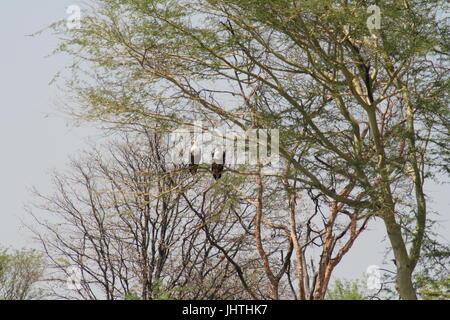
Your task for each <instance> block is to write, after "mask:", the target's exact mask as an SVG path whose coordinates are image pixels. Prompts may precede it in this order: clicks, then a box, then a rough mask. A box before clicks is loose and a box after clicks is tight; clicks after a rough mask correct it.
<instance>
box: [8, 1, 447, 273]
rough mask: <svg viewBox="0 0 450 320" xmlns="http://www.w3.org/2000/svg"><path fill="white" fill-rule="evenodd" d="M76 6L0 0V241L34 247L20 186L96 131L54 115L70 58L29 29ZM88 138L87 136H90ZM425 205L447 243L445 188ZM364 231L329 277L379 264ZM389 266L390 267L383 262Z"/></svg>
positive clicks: (375, 246) (373, 237) (372, 239)
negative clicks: (59, 77) (54, 82)
mask: <svg viewBox="0 0 450 320" xmlns="http://www.w3.org/2000/svg"><path fill="white" fill-rule="evenodd" d="M73 4H79V5H80V6H81V7H83V6H82V5H81V4H80V3H77V2H76V1H70V0H69V1H68V0H39V1H32V0H14V1H11V0H9V1H0V30H1V31H0V34H1V35H2V36H1V41H2V45H1V49H0V96H1V100H0V101H1V102H0V111H1V113H0V203H1V207H0V246H3V247H5V246H7V247H13V248H20V247H32V246H35V244H33V243H32V242H31V237H30V234H29V233H28V232H27V231H26V229H25V228H23V227H22V226H21V222H20V220H21V219H24V220H27V217H26V215H25V211H24V205H25V204H27V202H28V201H30V193H29V191H28V189H29V188H30V187H31V186H36V187H37V188H38V189H39V190H40V191H41V192H43V193H46V192H47V193H48V192H51V188H50V181H49V180H50V179H49V176H48V173H49V171H50V170H52V169H54V168H56V169H64V168H65V167H66V165H67V163H68V157H69V156H70V155H74V154H76V153H77V151H78V150H80V149H82V148H83V147H85V146H86V142H87V141H86V140H87V138H88V137H91V139H93V140H95V136H94V135H95V134H96V133H97V134H98V132H96V131H95V130H94V129H92V128H89V127H87V126H82V127H74V126H73V125H71V124H70V123H69V121H68V120H67V119H65V118H64V117H63V116H62V115H61V114H58V103H57V101H59V100H60V99H61V95H62V93H61V92H59V91H58V89H57V88H56V87H55V86H50V85H49V82H50V81H51V79H52V78H53V76H54V75H55V74H56V73H57V72H58V71H61V70H62V69H63V67H64V66H65V65H67V63H68V62H69V61H70V60H69V59H68V58H67V57H62V56H51V57H49V58H45V56H47V55H48V54H49V53H51V51H52V50H53V49H54V48H55V46H56V43H57V41H56V40H57V39H56V38H55V37H53V36H52V35H51V34H50V33H48V32H47V33H44V34H43V35H40V36H37V37H28V36H27V35H29V34H32V33H35V32H36V31H38V30H40V29H42V28H44V27H45V26H47V25H49V24H50V23H52V22H55V21H57V20H60V19H64V18H66V17H67V16H68V15H67V14H66V8H67V7H68V6H69V5H73ZM92 137H94V138H92ZM427 192H428V195H429V197H430V198H432V202H431V203H430V204H429V206H430V207H431V208H432V209H434V210H436V211H439V212H440V213H441V218H440V220H443V222H444V227H443V228H441V229H439V230H438V231H439V233H440V234H441V235H442V236H443V237H445V238H446V239H447V241H449V238H450V234H449V231H448V230H449V229H450V222H449V220H450V219H449V218H450V216H449V208H450V186H449V185H448V184H447V185H446V186H438V185H435V184H433V185H429V186H428V187H427ZM369 228H370V231H368V232H366V233H365V234H364V235H363V236H362V237H361V238H360V239H358V240H357V242H356V244H355V245H354V247H353V248H352V249H351V251H350V253H349V254H348V255H347V256H345V257H344V259H343V261H342V262H341V264H340V265H339V266H338V267H337V269H336V271H335V274H334V276H335V277H345V278H359V277H361V276H362V274H363V272H364V271H365V270H366V268H367V267H368V266H369V265H381V264H382V260H383V252H384V245H383V244H382V243H381V241H382V239H383V237H384V234H385V230H384V227H383V225H382V224H381V223H372V224H371V225H370V226H369ZM390 269H393V268H392V265H391V268H390Z"/></svg>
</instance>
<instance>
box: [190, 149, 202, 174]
mask: <svg viewBox="0 0 450 320" xmlns="http://www.w3.org/2000/svg"><path fill="white" fill-rule="evenodd" d="M200 158H201V152H200V148H199V146H198V144H197V141H192V146H191V150H190V161H189V172H190V173H191V174H196V173H197V169H198V164H199V163H200Z"/></svg>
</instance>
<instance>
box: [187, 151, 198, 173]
mask: <svg viewBox="0 0 450 320" xmlns="http://www.w3.org/2000/svg"><path fill="white" fill-rule="evenodd" d="M197 169H198V164H197V163H195V155H194V153H193V152H191V162H190V164H189V172H190V173H192V174H196V173H197Z"/></svg>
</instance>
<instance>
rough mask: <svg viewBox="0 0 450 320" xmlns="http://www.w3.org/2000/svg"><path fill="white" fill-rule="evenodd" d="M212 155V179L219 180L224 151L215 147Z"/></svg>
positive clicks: (223, 162) (223, 161) (223, 163)
mask: <svg viewBox="0 0 450 320" xmlns="http://www.w3.org/2000/svg"><path fill="white" fill-rule="evenodd" d="M212 156H213V159H212V166H211V171H212V173H213V177H214V179H216V180H219V179H220V178H221V177H222V173H223V168H224V165H225V151H223V150H222V148H216V149H215V150H214V152H213V154H212Z"/></svg>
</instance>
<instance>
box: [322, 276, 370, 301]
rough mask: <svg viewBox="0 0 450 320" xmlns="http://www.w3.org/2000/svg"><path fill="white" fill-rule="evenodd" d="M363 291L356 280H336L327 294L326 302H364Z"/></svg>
mask: <svg viewBox="0 0 450 320" xmlns="http://www.w3.org/2000/svg"><path fill="white" fill-rule="evenodd" d="M363 290H364V288H363V286H362V284H361V283H360V281H358V280H345V279H344V280H340V279H336V280H335V281H334V285H333V287H332V288H330V290H329V291H328V293H327V300H364V297H365V294H364V292H363Z"/></svg>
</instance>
